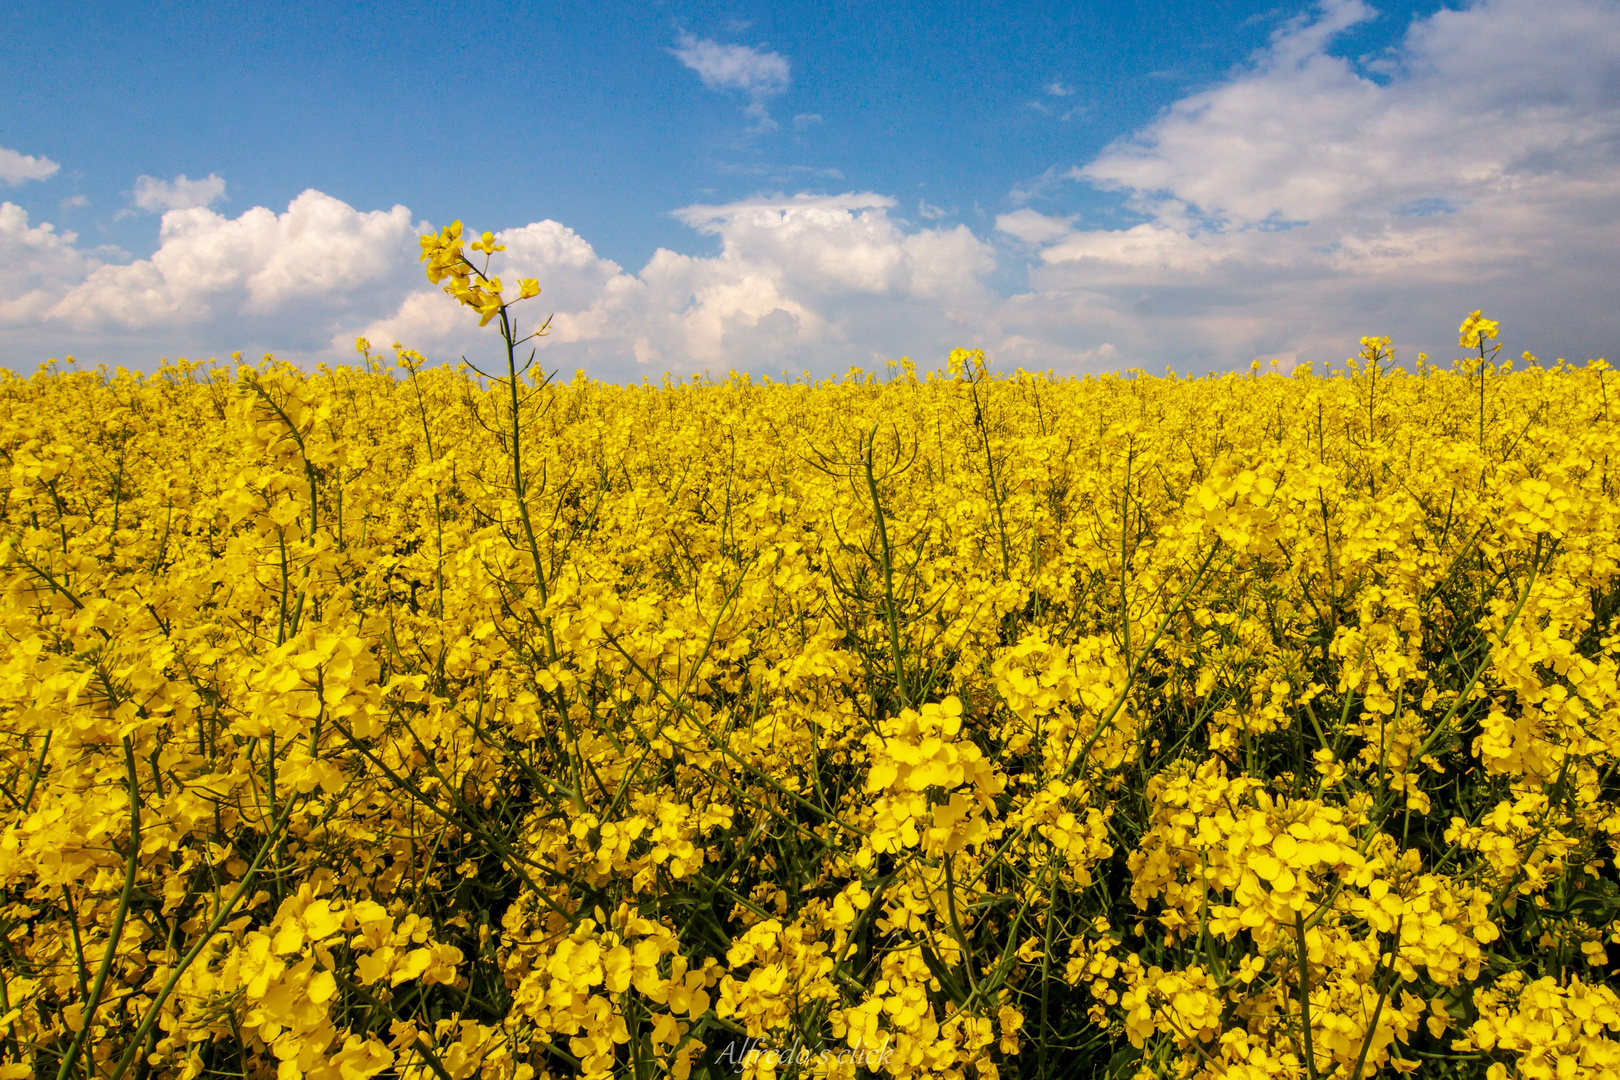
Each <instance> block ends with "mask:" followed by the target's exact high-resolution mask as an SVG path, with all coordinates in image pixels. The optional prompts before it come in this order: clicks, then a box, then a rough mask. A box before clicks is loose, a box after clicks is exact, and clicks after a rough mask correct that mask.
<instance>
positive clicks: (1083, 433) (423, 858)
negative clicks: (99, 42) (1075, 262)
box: [0, 227, 1620, 1080]
mask: <svg viewBox="0 0 1620 1080" xmlns="http://www.w3.org/2000/svg"><path fill="white" fill-rule="evenodd" d="M498 250H499V245H497V244H494V243H493V241H492V238H490V237H489V236H488V235H487V234H486V235H485V236H484V237H482V238H481V239H480V240H478V241H476V242H474V243H473V244H472V245H471V254H467V253H466V251H465V249H464V248H463V242H462V237H461V230H460V229H459V227H454V228H452V229H449V230H445V231H444V232H443V233H440V234H437V235H435V236H432V237H428V238H425V239H424V259H425V260H426V261H427V264H428V268H429V275H430V277H432V278H433V279H434V280H435V281H437V282H440V283H441V284H444V285H446V286H447V291H449V292H450V293H451V295H452V296H453V297H455V298H456V299H458V300H460V301H461V302H462V303H464V304H468V305H469V306H472V307H474V308H476V309H477V310H478V311H479V312H480V313H481V317H482V319H483V321H484V322H485V323H495V324H496V327H497V328H498V329H499V331H500V333H501V335H502V338H503V340H504V341H505V342H506V344H507V346H508V356H509V357H510V360H511V366H510V367H509V368H508V369H507V370H505V371H497V372H491V373H488V374H487V375H485V374H481V373H478V372H475V371H472V370H470V369H468V368H466V367H465V366H460V367H448V366H430V365H428V364H426V363H425V362H424V361H423V359H422V358H421V357H420V356H418V355H417V354H415V353H413V352H411V351H410V350H409V349H406V348H402V347H395V348H394V349H393V350H392V353H391V354H390V353H388V352H387V351H385V352H384V353H382V354H378V353H377V352H375V351H374V350H373V349H372V347H371V346H370V345H369V344H367V343H365V342H361V343H360V354H359V358H358V361H357V363H355V364H354V365H352V366H343V367H337V368H332V369H321V370H317V371H314V372H303V371H299V370H296V369H294V368H293V367H291V366H288V365H286V364H282V363H277V362H275V361H273V360H270V359H268V358H267V359H266V360H264V361H263V362H261V363H257V364H247V363H240V362H237V363H234V364H227V365H202V364H196V363H188V362H177V363H173V364H169V365H167V366H165V367H164V368H163V369H162V370H160V371H159V372H157V373H156V374H153V375H139V374H133V373H130V372H127V371H122V370H118V371H106V370H99V371H90V372H87V371H77V370H73V369H72V368H71V367H67V366H62V365H57V366H52V367H49V368H47V369H46V370H43V371H41V372H40V373H38V374H36V375H34V376H32V377H30V378H21V377H17V376H4V377H3V378H0V456H3V459H4V466H5V472H4V474H3V480H0V530H3V531H0V890H3V893H0V1062H4V1064H0V1078H3V1080H20V1078H22V1077H29V1076H34V1077H54V1078H55V1080H76V1078H84V1080H90V1078H108V1080H124V1078H130V1080H138V1078H170V1077H174V1078H182V1080H193V1078H201V1077H224V1076H229V1077H240V1078H264V1080H269V1078H271V1077H275V1078H277V1080H299V1078H304V1077H307V1078H310V1080H363V1078H367V1077H374V1076H381V1077H402V1078H405V1077H408V1078H411V1080H428V1078H436V1080H464V1078H471V1077H480V1078H484V1080H536V1078H540V1077H559V1078H560V1077H576V1076H577V1077H585V1078H592V1080H597V1078H606V1077H609V1076H630V1077H635V1078H637V1080H641V1078H652V1077H659V1076H664V1075H671V1076H674V1077H677V1078H685V1077H687V1076H689V1075H704V1074H712V1075H721V1074H724V1075H736V1074H739V1073H746V1074H747V1075H750V1076H753V1077H761V1078H772V1077H788V1076H809V1075H825V1076H834V1077H852V1076H855V1075H872V1074H876V1075H883V1076H893V1077H953V1078H954V1077H973V1078H984V1080H993V1078H996V1077H1014V1076H1027V1077H1087V1076H1111V1077H1120V1078H1125V1077H1144V1078H1145V1077H1199V1078H1216V1077H1220V1078H1231V1080H1250V1078H1261V1077H1267V1078H1272V1077H1275V1078H1287V1080H1327V1078H1334V1080H1339V1078H1346V1080H1360V1078H1364V1077H1374V1076H1391V1075H1397V1074H1403V1073H1415V1074H1417V1075H1419V1076H1444V1077H1489V1078H1490V1080H1500V1078H1505V1077H1526V1078H1531V1077H1534V1078H1540V1077H1548V1078H1551V1077H1557V1078H1559V1080H1564V1078H1574V1077H1582V1078H1586V1077H1592V1078H1596V1077H1615V1076H1620V998H1617V996H1616V992H1615V979H1614V977H1613V976H1612V975H1611V968H1610V967H1609V960H1610V948H1611V946H1613V945H1614V944H1615V943H1616V942H1620V936H1617V934H1616V927H1615V924H1614V916H1615V913H1616V911H1617V910H1620V890H1617V882H1620V876H1617V873H1616V868H1615V859H1616V838H1617V836H1620V778H1617V777H1616V767H1617V765H1620V684H1617V658H1620V657H1617V654H1620V631H1617V629H1616V620H1615V614H1616V611H1617V609H1620V510H1617V505H1620V504H1617V500H1616V490H1615V489H1616V485H1617V483H1620V461H1617V460H1615V458H1616V456H1617V454H1620V424H1617V422H1616V417H1615V415H1614V413H1615V412H1616V411H1620V382H1617V385H1616V387H1614V388H1610V387H1609V386H1608V381H1609V370H1610V369H1609V368H1608V366H1607V365H1606V364H1604V363H1603V362H1602V361H1591V362H1587V363H1584V364H1582V365H1579V366H1576V365H1571V364H1568V363H1564V362H1563V361H1559V362H1558V363H1556V364H1541V363H1539V362H1536V361H1535V360H1534V358H1532V357H1529V356H1528V355H1526V356H1525V357H1524V358H1522V359H1520V360H1518V361H1517V362H1507V361H1505V360H1503V359H1502V358H1501V357H1500V356H1498V355H1497V353H1496V352H1495V348H1496V346H1495V342H1496V341H1497V340H1498V338H1497V336H1496V335H1497V327H1496V325H1495V324H1494V323H1492V322H1490V321H1489V320H1487V319H1485V318H1484V317H1483V315H1481V314H1480V313H1477V312H1476V313H1475V314H1474V315H1472V316H1470V317H1469V319H1468V320H1467V321H1466V322H1465V323H1464V324H1463V327H1462V332H1461V335H1460V344H1459V348H1458V354H1457V357H1456V359H1451V358H1447V359H1446V360H1444V361H1443V362H1431V361H1429V360H1428V358H1425V357H1419V358H1416V359H1415V360H1414V361H1413V362H1411V363H1406V364H1403V365H1400V366H1397V365H1396V363H1395V359H1396V358H1395V357H1394V355H1393V354H1392V353H1391V351H1390V348H1389V344H1388V342H1387V341H1385V340H1383V339H1376V338H1367V339H1363V341H1362V345H1361V352H1360V355H1359V356H1357V357H1356V358H1354V359H1352V360H1351V361H1349V362H1348V363H1347V364H1346V365H1344V367H1343V368H1342V369H1339V370H1335V371H1320V372H1316V373H1313V372H1311V371H1310V370H1308V369H1303V368H1302V369H1296V370H1293V371H1292V372H1288V373H1283V372H1280V371H1277V370H1276V369H1275V367H1274V368H1272V369H1265V368H1261V367H1259V366H1257V367H1256V369H1254V370H1251V371H1250V372H1249V373H1247V374H1245V375H1225V376H1218V377H1206V378H1198V379H1189V378H1184V377H1177V376H1174V375H1167V376H1164V377H1149V376H1147V375H1146V374H1144V373H1141V372H1129V373H1126V374H1125V375H1123V376H1116V377H1103V378H1083V379H1058V378H1052V377H1048V376H1044V375H1038V374H1029V373H1024V372H1018V373H1016V374H1012V375H1007V374H999V373H995V372H992V371H991V370H990V368H989V367H988V366H987V364H986V362H985V359H984V357H983V356H982V355H981V354H978V353H966V352H962V353H958V354H956V355H954V356H953V357H952V359H951V363H950V366H949V370H948V371H946V372H940V373H931V374H923V373H919V372H918V371H917V370H916V369H915V367H913V366H912V365H911V364H910V363H909V362H906V361H901V362H898V363H895V364H889V365H886V366H883V367H880V368H879V369H878V370H876V371H873V372H863V371H859V370H852V371H851V372H850V373H849V374H848V375H847V376H845V377H842V378H837V379H829V380H825V381H820V382H812V381H809V380H801V381H772V380H769V379H756V378H748V377H740V376H733V377H731V378H727V379H725V380H723V381H714V380H703V379H696V380H691V381H681V382H676V381H668V380H666V381H665V383H664V384H663V385H660V386H651V385H643V386H634V385H631V386H616V385H607V384H603V383H599V382H593V381H591V380H589V379H587V378H585V377H584V376H582V375H581V376H579V377H576V378H574V379H573V380H572V381H557V380H552V379H547V378H545V377H542V376H541V375H540V374H539V373H538V370H537V368H536V367H529V368H527V369H525V364H524V361H525V359H526V358H527V357H528V352H527V349H528V347H529V346H528V345H527V344H525V342H526V339H527V338H528V337H529V334H528V333H527V332H526V331H525V329H524V326H525V324H524V323H523V322H522V321H520V316H522V315H524V314H525V313H526V312H527V310H528V309H530V308H535V307H537V305H538V301H535V300H534V299H533V298H534V296H535V295H536V294H537V293H538V290H539V283H537V282H532V281H523V282H520V283H519V286H518V289H517V294H518V295H517V297H516V298H507V297H505V296H504V295H503V290H502V286H501V284H500V282H499V280H498V278H496V277H495V275H494V270H493V268H492V267H491V265H490V263H489V259H490V257H491V256H495V255H496V254H497V252H498ZM446 302H447V303H448V302H449V301H446ZM530 322H532V323H533V325H532V326H531V327H530V329H531V330H532V331H536V332H543V330H544V325H543V324H542V323H538V322H534V321H533V320H531V321H530ZM491 332H493V331H491ZM541 355H542V356H543V354H541ZM1402 359H1403V360H1404V359H1405V358H1402ZM1611 398H1617V400H1614V401H1611Z"/></svg>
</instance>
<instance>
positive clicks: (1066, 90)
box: [1046, 79, 1074, 97]
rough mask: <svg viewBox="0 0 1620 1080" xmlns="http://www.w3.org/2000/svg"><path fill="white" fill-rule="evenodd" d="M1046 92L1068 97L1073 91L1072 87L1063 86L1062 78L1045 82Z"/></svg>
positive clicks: (1055, 95)
mask: <svg viewBox="0 0 1620 1080" xmlns="http://www.w3.org/2000/svg"><path fill="white" fill-rule="evenodd" d="M1046 92H1047V93H1048V94H1051V95H1052V96H1053V97H1068V96H1069V95H1070V94H1072V93H1074V88H1073V87H1072V86H1064V85H1063V80H1062V79H1053V80H1052V81H1051V82H1049V83H1047V84H1046Z"/></svg>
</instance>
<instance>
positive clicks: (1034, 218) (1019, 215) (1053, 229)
mask: <svg viewBox="0 0 1620 1080" xmlns="http://www.w3.org/2000/svg"><path fill="white" fill-rule="evenodd" d="M1073 224H1074V218H1072V217H1051V216H1048V215H1046V214H1042V213H1039V212H1038V211H1035V210H1031V209H1029V208H1028V207H1025V208H1023V209H1021V210H1014V211H1012V212H1011V213H1009V214H997V215H996V231H998V232H1004V233H1006V234H1007V235H1009V236H1016V237H1017V238H1018V239H1020V240H1022V241H1023V242H1024V243H1026V244H1044V243H1048V242H1049V241H1052V240H1056V239H1058V238H1059V237H1061V236H1067V235H1068V234H1069V232H1070V231H1071V229H1072V226H1073Z"/></svg>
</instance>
